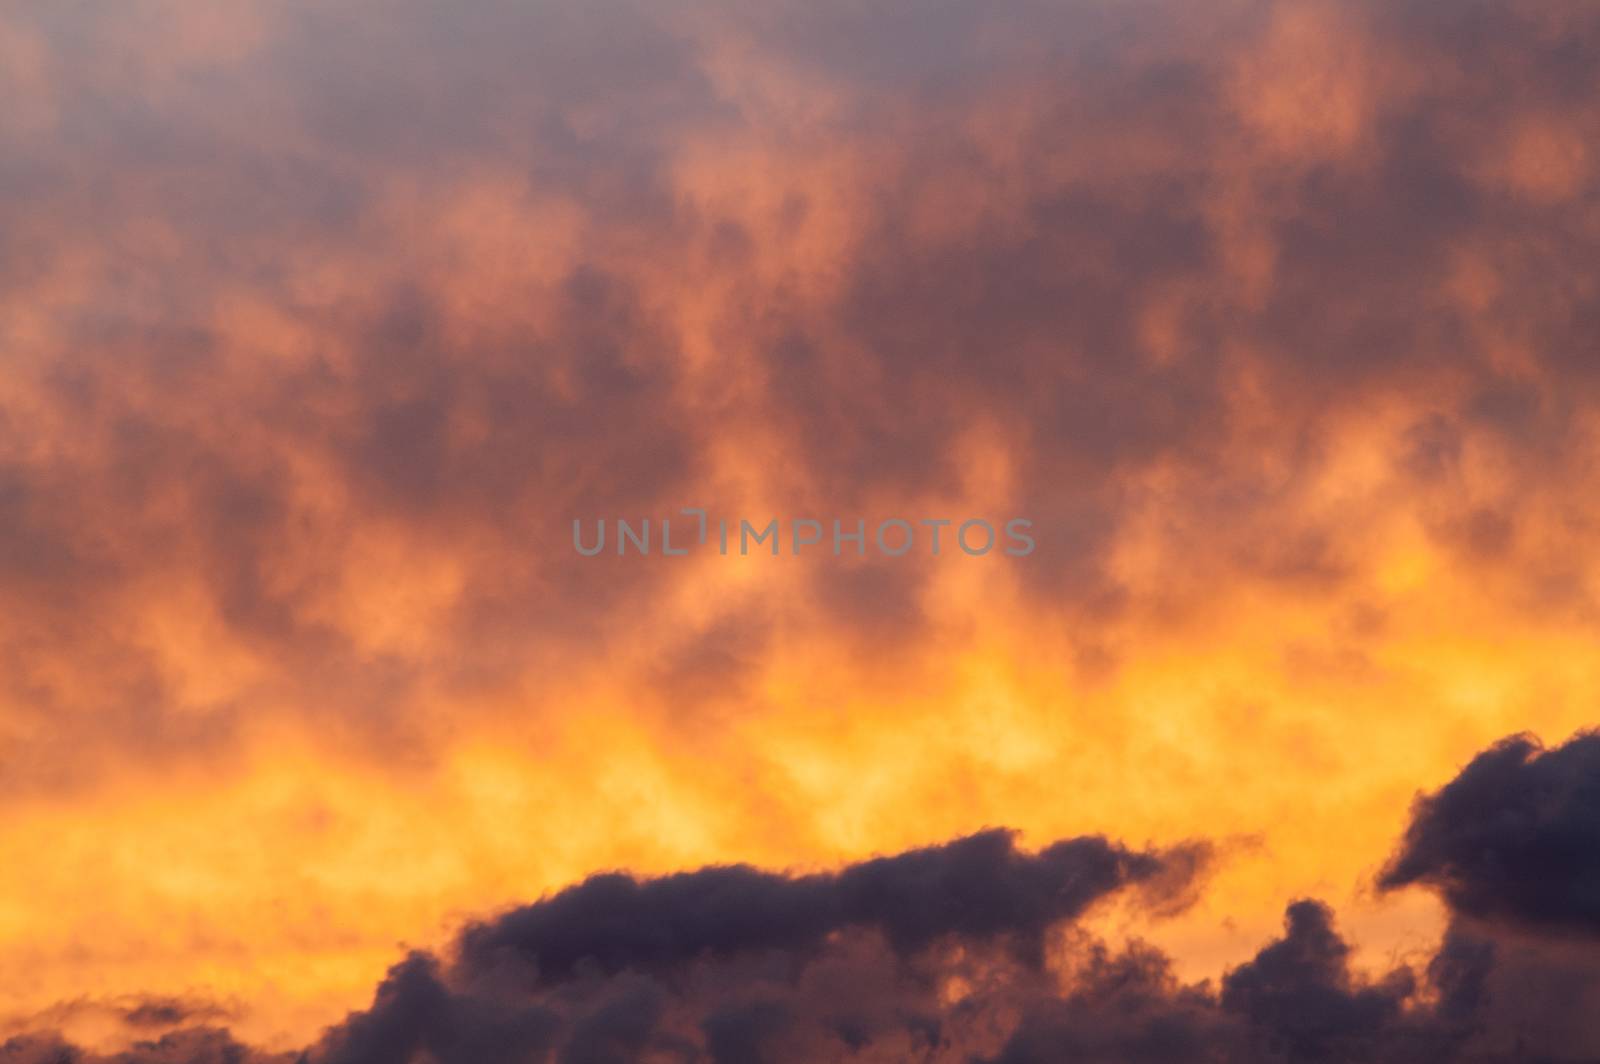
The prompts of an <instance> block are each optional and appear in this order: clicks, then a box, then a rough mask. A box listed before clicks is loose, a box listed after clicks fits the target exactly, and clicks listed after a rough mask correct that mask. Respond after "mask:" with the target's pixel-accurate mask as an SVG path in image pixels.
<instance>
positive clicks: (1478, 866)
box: [1379, 734, 1600, 935]
mask: <svg viewBox="0 0 1600 1064" xmlns="http://www.w3.org/2000/svg"><path fill="white" fill-rule="evenodd" d="M1597 882H1600V736H1597V735H1593V734H1583V735H1578V736H1575V737H1574V738H1572V739H1570V740H1568V741H1567V742H1566V743H1564V744H1562V745H1560V746H1557V747H1554V748H1553V749H1549V750H1546V749H1544V748H1543V747H1542V746H1541V745H1540V744H1539V743H1538V741H1537V740H1535V739H1533V738H1532V737H1530V736H1525V735H1524V736H1514V737H1512V738H1509V739H1506V740H1504V741H1502V742H1501V743H1499V744H1498V745H1496V746H1495V747H1493V748H1492V749H1490V750H1486V751H1484V752H1483V753H1481V754H1479V755H1478V756H1477V757H1475V758H1473V760H1472V761H1471V763H1470V764H1468V765H1467V766H1466V767H1465V768H1463V769H1462V770H1461V773H1460V775H1458V776H1457V777H1456V778H1455V779H1453V780H1451V781H1450V782H1449V783H1447V784H1446V785H1445V786H1443V787H1442V788H1440V789H1439V790H1438V791H1436V792H1434V793H1433V794H1429V795H1424V796H1422V797H1420V798H1419V799H1418V800H1417V804H1416V807H1415V809H1414V810H1413V812H1412V819H1411V824H1410V826H1409V827H1408V828H1407V829H1406V834H1405V838H1404V840H1403V842H1402V843H1401V845H1400V849H1399V850H1398V851H1397V852H1396V853H1395V855H1394V856H1393V858H1391V860H1390V862H1389V864H1388V867H1387V868H1385V869H1384V871H1383V874H1382V876H1381V877H1380V879H1379V885H1380V886H1381V887H1383V888H1384V889H1386V890H1394V889H1397V888H1400V887H1404V886H1409V885H1412V884H1422V885H1426V886H1428V887H1431V888H1433V889H1435V890H1437V891H1438V892H1439V893H1440V894H1441V895H1442V896H1443V898H1444V900H1445V901H1446V902H1447V903H1448V904H1449V905H1450V907H1451V909H1452V910H1453V911H1454V912H1456V913H1457V914H1459V915H1461V916H1464V917H1471V918H1474V919H1479V920H1485V921H1490V922H1493V923H1507V924H1513V925H1521V926H1524V927H1528V928H1533V929H1535V930H1540V931H1549V932H1570V933H1577V934H1583V935H1596V934H1600V892H1597V891H1596V889H1595V884H1596V883H1597Z"/></svg>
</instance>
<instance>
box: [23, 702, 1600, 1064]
mask: <svg viewBox="0 0 1600 1064" xmlns="http://www.w3.org/2000/svg"><path fill="white" fill-rule="evenodd" d="M1597 794H1600V735H1594V734H1588V735H1582V736H1579V737H1576V738H1574V739H1573V740H1572V741H1571V742H1569V743H1567V744H1566V745H1564V746H1561V747H1558V748H1556V749H1552V750H1543V749H1541V748H1540V747H1539V746H1538V745H1537V744H1536V743H1534V742H1532V741H1531V740H1529V739H1528V738H1527V737H1525V736H1518V737H1513V738H1511V739H1508V740H1506V741H1505V742H1503V743H1501V744H1498V745H1497V746H1495V747H1494V748H1492V749H1490V750H1487V751H1485V752H1483V753H1482V754H1480V755H1479V756H1478V757H1477V758H1475V759H1474V760H1473V761H1472V762H1471V763H1470V764H1469V765H1468V766H1467V767H1466V768H1465V769H1464V770H1463V771H1462V772H1461V774H1460V775H1459V776H1458V777H1457V778H1456V779H1454V780H1452V781H1451V782H1450V783H1449V784H1447V785H1446V786H1445V787H1444V788H1442V789H1441V790H1440V791H1439V792H1438V793H1436V794H1433V795H1430V796H1426V797H1424V798H1422V799H1419V801H1418V803H1417V806H1416V809H1415V810H1414V815H1413V820H1412V823H1411V827H1410V829H1409V830H1408V832H1407V833H1406V835H1405V838H1404V840H1403V841H1402V843H1401V846H1400V848H1399V850H1398V852H1397V853H1396V854H1395V855H1394V859H1393V862H1392V864H1391V866H1390V868H1389V870H1388V871H1386V872H1385V873H1384V878H1383V882H1382V887H1383V889H1397V888H1399V887H1401V886H1404V885H1406V884H1407V883H1409V882H1412V881H1414V880H1416V879H1419V878H1420V879H1424V880H1426V881H1428V882H1430V883H1433V884H1434V885H1435V886H1437V887H1438V889H1440V890H1441V891H1442V892H1443V894H1444V896H1445V898H1446V901H1447V903H1448V905H1449V907H1450V911H1451V913H1452V921H1453V922H1452V924H1451V927H1450V930H1449V932H1448V933H1447V934H1446V936H1445V938H1444V940H1443V941H1442V942H1441V944H1440V945H1439V947H1438V949H1437V951H1436V952H1435V953H1434V954H1433V955H1432V957H1431V958H1429V959H1427V961H1426V963H1425V964H1423V965H1422V966H1421V970H1420V971H1415V970H1413V969H1412V967H1410V966H1408V965H1404V964H1402V965H1400V966H1398V967H1396V968H1394V969H1393V970H1391V971H1389V972H1388V973H1387V974H1385V975H1383V976H1382V977H1381V978H1367V977H1364V976H1362V975H1360V974H1359V973H1356V972H1354V971H1352V969H1351V965H1350V954H1351V952H1352V951H1351V946H1350V945H1349V944H1348V943H1347V942H1346V941H1345V940H1344V938H1343V937H1342V936H1341V935H1340V933H1339V932H1338V930H1337V929H1336V928H1335V926H1334V915H1333V912H1332V910H1331V909H1330V908H1329V907H1328V906H1327V905H1326V904H1324V903H1323V902H1320V901H1317V900H1311V899H1301V900H1296V901H1293V902H1292V903H1291V904H1289V906H1288V908H1287V910H1286V912H1285V914H1284V928H1283V933H1282V935H1281V937H1279V938H1277V939H1275V940H1273V941H1272V942H1270V943H1268V944H1267V945H1265V946H1264V947H1262V948H1261V949H1260V950H1259V951H1258V952H1257V953H1256V954H1255V956H1254V957H1253V958H1252V959H1250V960H1249V961H1247V962H1245V963H1243V964H1241V965H1239V966H1237V967H1234V968H1232V969H1231V970H1229V971H1227V972H1226V973H1224V974H1223V975H1222V977H1221V979H1220V982H1219V983H1218V984H1217V985H1213V984H1212V983H1211V982H1209V981H1206V982H1201V983H1196V984H1185V983H1183V982H1182V981H1181V980H1180V979H1179V978H1178V977H1177V976H1176V975H1175V974H1174V972H1173V971H1172V966H1171V961H1170V959H1169V958H1168V957H1166V956H1165V955H1164V954H1163V953H1162V952H1161V951H1160V950H1158V949H1156V948H1154V947H1151V946H1149V945H1147V944H1145V943H1141V942H1138V941H1131V942H1128V943H1127V944H1125V945H1124V946H1123V947H1121V948H1120V950H1119V949H1114V948H1112V947H1111V946H1110V945H1109V944H1108V943H1107V942H1106V941H1105V940H1103V939H1101V938H1099V937H1097V936H1095V935H1093V934H1091V933H1089V932H1087V931H1085V930H1084V929H1083V928H1082V927H1081V926H1080V925H1079V924H1078V920H1079V918H1081V917H1082V916H1083V915H1084V914H1085V913H1086V912H1087V911H1088V910H1089V909H1090V908H1091V907H1092V906H1094V905H1096V904H1100V903H1103V902H1104V901H1105V900H1106V899H1108V898H1111V897H1113V896H1114V895H1117V894H1118V893H1121V892H1126V891H1129V890H1134V891H1138V892H1140V895H1139V897H1138V900H1137V904H1138V905H1139V906H1141V907H1146V908H1154V909H1158V910H1159V909H1162V908H1168V907H1170V906H1172V905H1173V904H1174V903H1175V902H1176V903H1178V904H1182V902H1183V900H1184V899H1185V898H1191V897H1192V896H1193V894H1194V892H1195V891H1196V890H1197V889H1203V886H1202V885H1201V884H1200V883H1199V882H1198V881H1199V880H1200V879H1202V878H1203V877H1204V875H1205V874H1206V866H1207V864H1208V863H1209V861H1210V860H1211V852H1210V850H1209V848H1208V847H1206V846H1205V845H1202V844H1189V845H1186V846H1183V847H1179V848H1176V849H1174V850H1171V851H1167V852H1159V853H1152V852H1133V851H1129V850H1126V849H1124V848H1122V847H1119V846H1116V845H1113V844H1111V843H1108V842H1107V841H1106V840H1104V839H1101V838H1098V837H1083V838H1077V839H1070V840H1064V841H1061V842H1057V843H1055V844H1053V845H1051V846H1049V847H1047V848H1045V849H1043V850H1041V851H1039V852H1038V853H1031V854H1030V853H1026V852H1023V851H1020V850H1019V849H1018V848H1017V846H1016V843H1015V839H1014V837H1013V836H1012V835H1011V834H1010V833H1008V832H1004V831H987V832H983V833H980V834H976V835H972V836H969V837H966V838H962V839H956V840H953V841H951V842H948V843H945V844H943V845H939V846H934V847H928V848H925V849H921V850H915V851H911V852H907V853H902V854H898V855H895V856H892V857H880V858H876V859H872V860H869V861H864V862H861V863H859V864H855V865H850V866H846V867H845V868H843V869H841V870H840V871H838V872H836V873H828V874H812V875H782V874H774V873H769V872H761V871H758V870H755V869H753V868H750V867H748V866H722V867H710V868H704V869H701V870H698V871H695V872H680V873H675V874H673V875H670V876H666V877H661V878H654V879H639V878H636V877H634V876H631V875H628V874H625V873H609V874H604V875H597V876H594V877H591V878H589V879H587V880H585V881H584V882H582V883H580V884H578V885H576V886H572V887H568V888H566V889H564V890H561V891H559V892H557V893H555V894H553V895H550V896H547V897H545V898H543V899H541V900H539V901H536V902H533V903H532V904H529V905H526V906H523V907H520V908H516V909H512V910H510V911H507V912H504V913H502V914H500V915H498V916H496V917H493V918H491V919H488V920H484V921H479V922H476V923H473V924H471V925H470V926H468V927H467V928H466V929H465V930H464V931H463V932H462V933H461V935H460V936H459V938H458V939H457V942H456V944H455V946H454V948H453V949H452V950H451V951H450V952H449V954H448V955H447V956H446V957H440V956H438V955H435V954H433V953H430V952H427V951H421V950H418V951H413V952H412V953H411V954H410V955H409V956H408V957H406V959H404V960H403V961H401V962H400V963H398V964H396V965H394V966H393V967H392V968H391V969H390V970H389V972H388V974H387V976H386V977H385V978H384V980H383V981H382V983H381V984H380V985H379V986H378V988H377V991H376V993H375V995H374V996H373V999H372V1002H371V1005H370V1006H369V1007H368V1008H366V1009H365V1010H362V1011H358V1012H353V1013H351V1014H350V1015H349V1016H348V1017H346V1019H345V1020H344V1021H343V1022H342V1023H339V1024H337V1025H335V1026H333V1027H331V1028H329V1029H328V1030H327V1031H326V1032H324V1033H323V1035H322V1037H321V1038H320V1039H319V1040H318V1041H317V1042H316V1043H315V1044H314V1045H312V1046H310V1047H309V1048H307V1049H305V1050H301V1051H297V1052H288V1053H283V1054H272V1053H265V1052H258V1051H255V1050H252V1049H250V1048H249V1047H248V1046H245V1045H243V1044H241V1043H239V1042H237V1041H236V1040H235V1039H234V1037H233V1036H232V1035H231V1034H230V1033H229V1032H228V1031H227V1030H226V1029H225V1028H222V1027H218V1026H214V1025H210V1026H201V1025H187V1026H186V1025H185V1024H184V1023H183V1017H181V1015H178V1014H179V1013H180V1012H181V1008H182V1006H181V1004H180V1003H172V1005H171V1006H170V1007H171V1008H172V1010H173V1012H174V1015H173V1016H172V1017H170V1021H171V1023H172V1026H173V1028H174V1029H173V1030H171V1031H170V1032H168V1033H166V1034H165V1035H163V1036H162V1037H160V1038H159V1039H155V1040H147V1041H143V1042H140V1043H138V1044H136V1045H135V1046H134V1047H133V1048H131V1049H130V1050H128V1051H127V1052H125V1053H121V1054H117V1055H115V1056H109V1057H107V1056H97V1055H94V1054H91V1053H86V1052H84V1051H82V1050H80V1049H77V1048H76V1047H73V1046H71V1045H70V1044H68V1043H66V1042H63V1041H62V1040H61V1039H60V1038H59V1037H55V1036H50V1035H42V1036H40V1035H36V1036H25V1037H19V1038H14V1039H12V1040H11V1041H9V1042H7V1043H5V1044H3V1045H0V1061H4V1062H5V1064H109V1062H112V1061H115V1062H118V1064H225V1062H226V1064H271V1062H281V1064H290V1062H293V1064H414V1062H420V1061H427V1062H430V1064H528V1062H532V1061H548V1060H555V1061H559V1062H561V1064H579V1062H609V1064H644V1062H658V1061H659V1062H666V1061H710V1062H712V1064H786V1062H793V1064H799V1062H803V1061H820V1060H841V1061H843V1060H852V1061H863V1062H866V1061H885V1062H887V1061H907V1060H921V1061H928V1062H930V1064H931V1062H938V1061H950V1062H957V1061H960V1062H966V1064H978V1062H982V1064H1051V1062H1057V1061H1067V1060H1071V1061H1105V1062H1107V1064H1110V1062H1126V1061H1143V1062H1150V1064H1160V1062H1167V1061H1171V1062H1174V1064H1176V1062H1179V1061H1185V1062H1192V1061H1218V1062H1229V1064H1257V1062H1260V1064H1267V1062H1310V1061H1328V1062H1338V1061H1349V1062H1358V1061H1359V1062H1364V1064H1372V1062H1380V1061H1394V1062H1396V1064H1399V1062H1406V1064H1417V1062H1423V1061H1438V1062H1441V1064H1442V1062H1448V1061H1508V1062H1509V1061H1521V1060H1531V1059H1537V1060H1550V1061H1556V1060H1574V1061H1575V1060H1586V1059H1593V1056H1594V1054H1595V1053H1596V1052H1600V1024H1597V1023H1596V1022H1595V1019H1594V1017H1595V1015H1596V1012H1595V1005H1596V1004H1597V1003H1600V951H1597V950H1596V948H1595V947H1596V943H1597V942H1600V909H1597V908H1596V902H1595V891H1594V873H1593V868H1592V867H1591V866H1592V864H1593V861H1594V854H1595V853H1596V852H1600V814H1597V810H1596V808H1595V797H1596V795H1597ZM1442 839H1448V840H1449V844H1448V845H1445V846H1441V841H1442ZM1506 847H1512V848H1514V849H1515V852H1514V853H1507V852H1505V848H1506ZM1440 849H1444V850H1446V851H1447V852H1448V854H1449V856H1448V857H1444V856H1443V855H1441V854H1438V853H1437V852H1436V851H1438V850H1440ZM1445 866H1448V867H1449V868H1450V869H1452V871H1449V872H1446V871H1445V870H1444V867H1445ZM1530 891H1531V892H1536V893H1537V894H1542V895H1543V896H1535V895H1530ZM1530 925H1531V926H1532V927H1533V928H1534V930H1533V933H1532V934H1529V933H1528V932H1527V928H1528V927H1529V926H1530ZM1552 991H1555V993H1552Z"/></svg>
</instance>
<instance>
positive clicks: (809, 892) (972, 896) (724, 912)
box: [462, 831, 1201, 981]
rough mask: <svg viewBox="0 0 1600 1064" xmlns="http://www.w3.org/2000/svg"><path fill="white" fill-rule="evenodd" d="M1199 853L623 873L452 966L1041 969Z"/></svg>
mask: <svg viewBox="0 0 1600 1064" xmlns="http://www.w3.org/2000/svg"><path fill="white" fill-rule="evenodd" d="M1198 852H1201V851H1200V850H1199V848H1188V849H1185V850H1180V851H1177V853H1176V854H1175V855H1174V857H1173V858H1172V859H1171V862H1172V863H1169V860H1168V858H1166V857H1165V856H1163V855H1157V854H1150V853H1139V852H1130V851H1128V850H1125V849H1123V848H1121V847H1119V846H1116V845H1114V844H1112V843H1108V842H1106V841H1105V840H1103V839H1098V838H1083V839H1073V840H1070V841H1067V842H1060V843H1056V844H1055V845H1054V846H1051V847H1048V848H1046V849H1044V850H1041V851H1040V852H1039V853H1037V854H1027V853H1022V852H1019V851H1018V850H1017V849H1016V846H1015V840H1014V839H1013V837H1012V835H1011V834H1010V833H1009V832H1005V831H987V832H983V833H981V834H978V835H972V836H970V837H968V838H964V839H958V840H956V841H954V842H950V843H945V844H944V845H941V846H937V847H931V848H929V849H925V850H914V851H911V852H909V853H903V854H900V855H898V856H895V857H883V858H878V859H876V860H872V861H867V862H865V863H862V864H858V865H852V866H850V867H849V868H847V869H845V870H844V871H842V872H839V873H836V874H824V875H815V876H802V877H798V878H791V877H787V876H782V875H774V874H772V873H768V872H761V871H758V870H756V869H753V868H747V867H739V866H735V867H728V868H710V869H704V870H701V871H698V872H687V873H681V874H678V875H673V876H667V877H664V878H661V879H652V880H646V881H644V882H640V881H639V880H636V879H634V878H633V877H631V876H628V875H626V874H620V873H619V874H612V875H605V876H596V877H594V878H591V879H589V880H587V881H585V882H584V883H582V884H581V885H579V886H576V887H573V888H570V889H569V890H566V891H563V892H561V893H560V894H557V895H555V896H553V897H551V898H548V899H546V900H544V901H540V902H537V903H535V904H534V905H530V906H528V907H526V908H523V909H518V910H515V911H513V912H510V913H507V914H506V915H504V916H501V917H499V918H498V919H496V920H494V921H492V922H491V923H488V924H483V925H479V926H476V927H473V928H470V929H468V930H467V932H466V933H465V934H464V935H463V938H462V953H463V957H464V959H465V960H466V962H467V963H468V964H469V965H471V966H474V967H479V968H489V967H492V965H493V964H494V962H495V960H496V959H497V957H498V956H499V955H500V954H502V953H510V954H514V955H516V956H518V957H521V958H524V959H525V960H526V961H527V962H528V963H530V964H532V965H533V966H534V968H535V969H536V970H537V972H538V974H539V978H540V979H541V980H543V981H559V980H563V979H568V978H570V977H571V976H572V975H573V974H574V972H575V971H576V970H577V968H578V966H579V965H580V964H582V963H585V962H588V963H592V964H595V965H597V966H598V967H599V968H600V970H602V971H604V972H606V973H608V974H614V973H616V972H620V971H625V970H629V969H638V970H645V971H669V970H671V969H672V968H674V967H676V966H679V965H682V964H684V963H687V962H689V961H692V960H695V959H696V958H698V957H701V956H703V955H707V954H710V955H729V954H733V953H737V952H743V951H748V950H763V949H772V950H782V951H785V952H789V953H795V954H803V953H805V952H807V951H810V950H814V949H816V948H817V947H818V946H820V945H821V944H822V942H823V941H824V940H825V939H826V938H827V936H829V935H830V934H833V933H835V932H838V931H841V930H845V929H850V928H864V929H870V930H875V931H877V932H879V933H881V934H882V935H883V936H884V938H885V939H886V940H887V942H888V943H889V945H890V946H891V947H892V948H893V949H895V950H896V951H897V952H899V953H901V954H911V953H915V952H917V951H919V950H923V949H926V948H928V947H929V946H931V945H933V944H935V943H936V942H938V941H939V940H940V939H942V938H945V937H947V936H948V937H953V938H955V939H958V940H960V941H964V942H978V943H984V942H992V941H996V940H1004V941H1005V942H1007V943H1008V944H1009V945H1011V946H1012V947H1013V948H1015V949H1017V950H1018V951H1019V952H1020V954H1021V955H1023V956H1024V957H1025V958H1026V959H1027V960H1029V961H1030V962H1032V963H1035V964H1037V963H1039V962H1040V959H1041V958H1040V952H1041V950H1042V948H1043V936H1044V934H1045V932H1046V931H1047V930H1049V929H1050V928H1051V927H1053V926H1054V925H1056V924H1058V923H1060V922H1062V921H1065V920H1071V919H1073V918H1075V917H1077V916H1079V915H1080V914H1081V913H1082V912H1083V911H1084V910H1085V909H1086V908H1088V907H1089V906H1090V905H1091V904H1093V903H1094V902H1096V901H1098V900H1099V899H1101V898H1103V897H1105V896H1106V895H1108V894H1110V893H1112V892H1114V891H1116V890H1119V889H1121V888H1123V887H1126V886H1129V885H1131V884H1137V883H1141V882H1147V881H1150V880H1152V879H1154V878H1155V877H1157V876H1158V875H1159V874H1161V873H1163V872H1165V871H1168V870H1169V869H1171V868H1172V867H1175V866H1176V867H1180V868H1182V869H1183V871H1184V872H1185V873H1188V874H1192V873H1193V872H1194V871H1195V857H1196V854H1197V853H1198Z"/></svg>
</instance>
